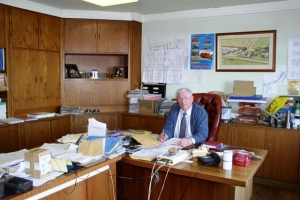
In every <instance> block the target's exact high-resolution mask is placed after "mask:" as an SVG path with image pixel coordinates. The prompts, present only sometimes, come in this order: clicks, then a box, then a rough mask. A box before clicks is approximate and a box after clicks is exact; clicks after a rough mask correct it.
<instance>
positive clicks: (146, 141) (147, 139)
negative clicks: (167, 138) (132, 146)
mask: <svg viewBox="0 0 300 200" xmlns="http://www.w3.org/2000/svg"><path fill="white" fill-rule="evenodd" d="M131 137H132V138H133V139H135V140H136V141H137V142H138V143H140V144H141V145H142V146H144V147H149V146H153V145H159V144H161V142H160V141H159V140H157V139H156V138H155V137H153V136H152V135H150V134H147V133H146V134H132V135H131Z"/></svg>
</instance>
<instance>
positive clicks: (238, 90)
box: [233, 80, 256, 96]
mask: <svg viewBox="0 0 300 200" xmlns="http://www.w3.org/2000/svg"><path fill="white" fill-rule="evenodd" d="M253 84H254V82H253V81H236V80H235V81H234V85H233V95H235V96H254V95H255V94H256V88H255V87H253Z"/></svg>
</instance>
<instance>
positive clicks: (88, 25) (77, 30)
mask: <svg viewBox="0 0 300 200" xmlns="http://www.w3.org/2000/svg"><path fill="white" fill-rule="evenodd" d="M65 51H66V52H81V53H86V52H88V53H95V52H96V51H97V21H96V20H85V19H65Z"/></svg>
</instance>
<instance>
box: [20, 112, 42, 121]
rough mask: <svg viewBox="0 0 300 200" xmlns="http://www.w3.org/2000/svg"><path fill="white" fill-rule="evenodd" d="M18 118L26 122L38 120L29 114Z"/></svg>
mask: <svg viewBox="0 0 300 200" xmlns="http://www.w3.org/2000/svg"><path fill="white" fill-rule="evenodd" d="M17 118H18V119H23V120H24V121H32V120H38V119H37V118H36V117H30V116H28V115H27V114H24V115H19V116H18V117H17Z"/></svg>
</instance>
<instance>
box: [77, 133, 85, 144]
mask: <svg viewBox="0 0 300 200" xmlns="http://www.w3.org/2000/svg"><path fill="white" fill-rule="evenodd" d="M83 136H84V134H81V136H80V137H79V138H78V140H77V141H76V143H75V144H76V145H79V142H80V140H81V139H82V138H83Z"/></svg>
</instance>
